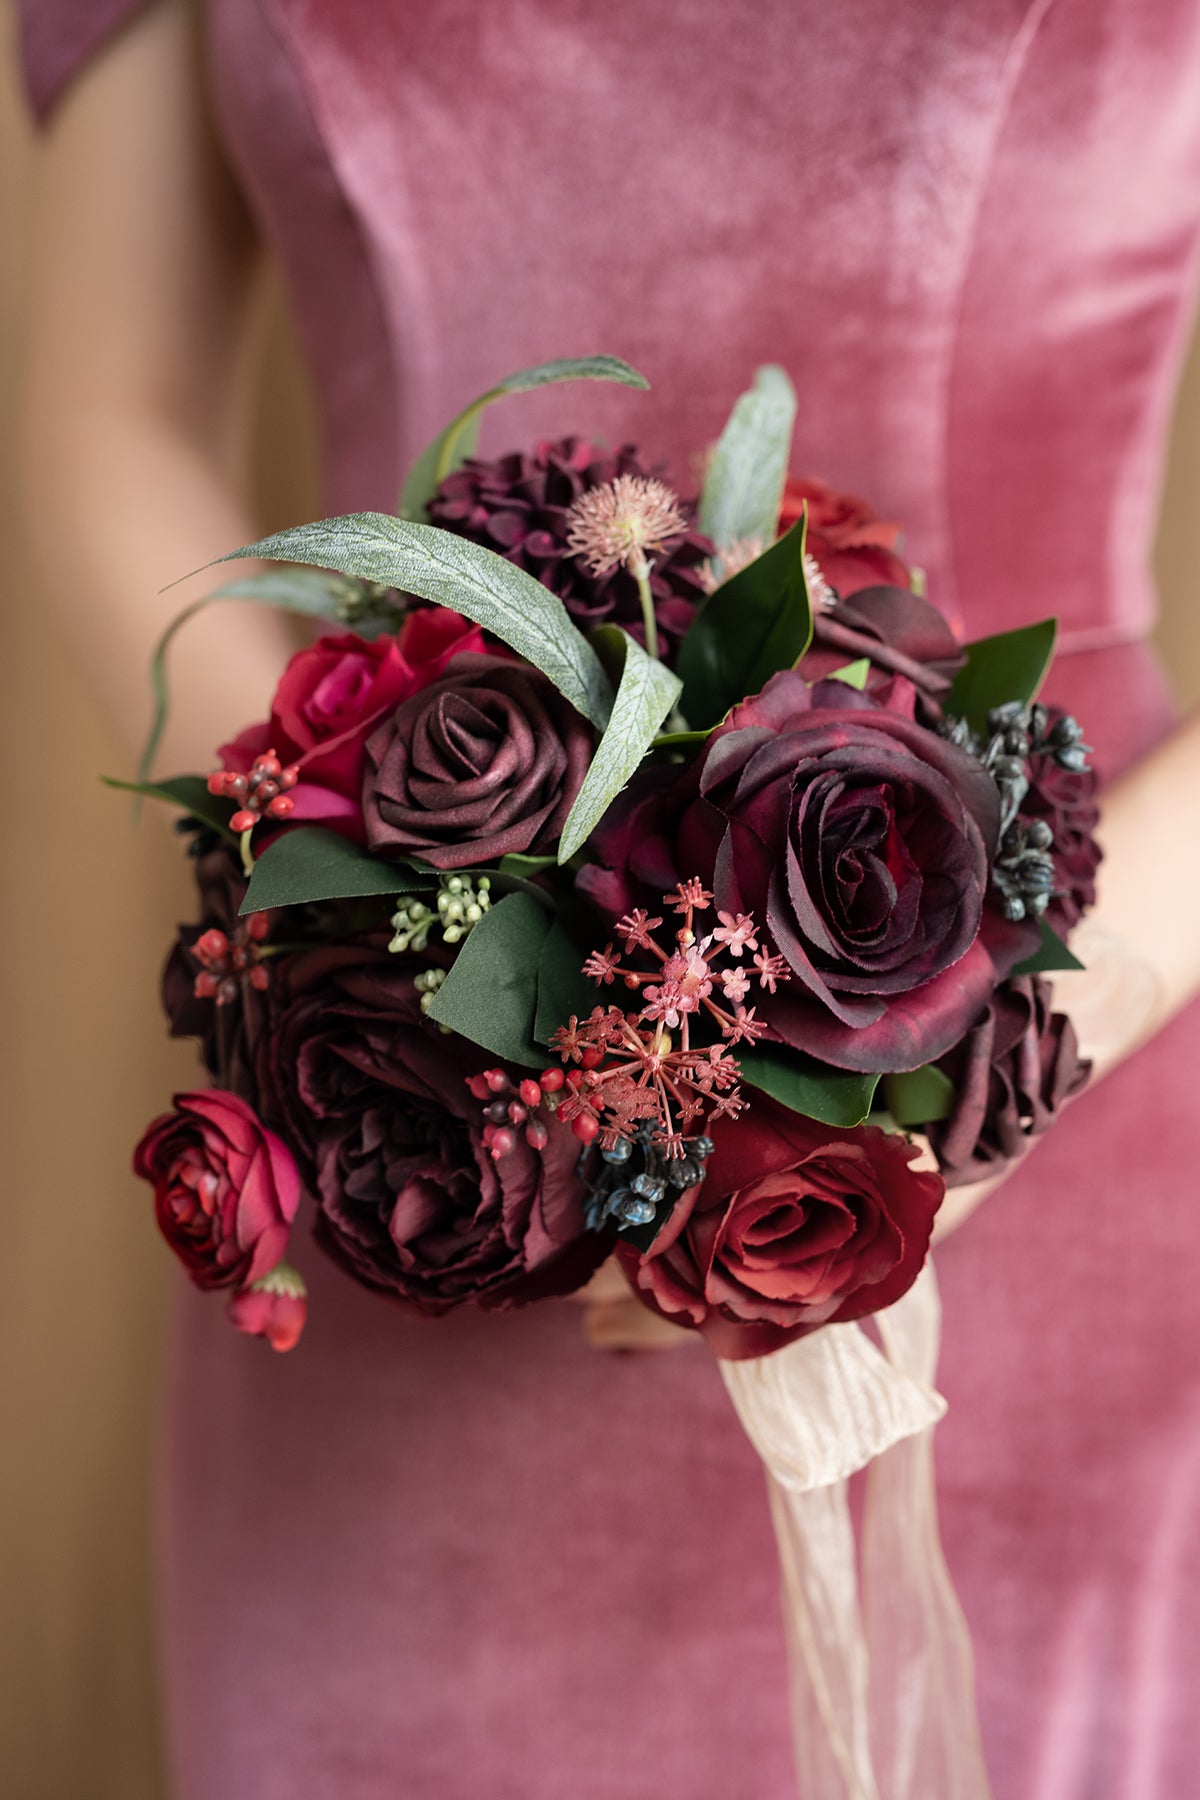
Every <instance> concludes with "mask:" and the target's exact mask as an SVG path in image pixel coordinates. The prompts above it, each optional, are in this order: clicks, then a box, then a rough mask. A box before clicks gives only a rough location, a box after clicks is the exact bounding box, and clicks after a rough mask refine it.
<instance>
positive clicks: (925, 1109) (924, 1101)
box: [883, 1063, 958, 1125]
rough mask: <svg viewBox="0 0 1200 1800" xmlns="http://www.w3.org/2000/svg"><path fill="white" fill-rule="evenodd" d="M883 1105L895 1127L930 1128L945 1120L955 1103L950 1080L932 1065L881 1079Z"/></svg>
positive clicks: (955, 1098) (955, 1092)
mask: <svg viewBox="0 0 1200 1800" xmlns="http://www.w3.org/2000/svg"><path fill="white" fill-rule="evenodd" d="M883 1103H884V1105H885V1106H886V1107H887V1109H888V1111H889V1112H890V1113H891V1115H892V1117H893V1119H894V1120H895V1121H896V1123H897V1125H930V1124H932V1123H933V1121H934V1120H935V1119H948V1118H949V1117H950V1115H951V1113H952V1112H953V1111H954V1108H955V1106H956V1105H957V1103H958V1091H957V1089H956V1088H955V1086H954V1083H953V1082H952V1081H951V1079H950V1077H949V1076H948V1075H946V1074H943V1072H942V1070H941V1069H939V1068H937V1067H936V1066H935V1064H933V1063H926V1064H925V1066H924V1068H921V1069H909V1070H907V1071H905V1072H903V1073H901V1074H896V1075H885V1076H884V1078H883Z"/></svg>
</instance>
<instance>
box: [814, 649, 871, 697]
mask: <svg viewBox="0 0 1200 1800" xmlns="http://www.w3.org/2000/svg"><path fill="white" fill-rule="evenodd" d="M870 673H871V659H870V657H869V656H860V657H859V659H858V661H857V662H852V663H846V664H845V666H844V667H843V668H840V669H830V671H829V673H828V675H825V676H823V677H822V679H823V680H824V681H844V682H845V683H846V686H847V687H852V688H858V690H859V692H860V693H861V691H862V690H863V688H865V687H866V685H867V678H868V676H869V675H870Z"/></svg>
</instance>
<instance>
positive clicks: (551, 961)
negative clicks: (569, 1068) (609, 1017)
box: [533, 916, 604, 1044]
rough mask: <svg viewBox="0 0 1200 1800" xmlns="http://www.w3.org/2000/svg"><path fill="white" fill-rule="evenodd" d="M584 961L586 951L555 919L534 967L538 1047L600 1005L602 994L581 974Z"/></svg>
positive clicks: (565, 925)
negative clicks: (568, 1021)
mask: <svg viewBox="0 0 1200 1800" xmlns="http://www.w3.org/2000/svg"><path fill="white" fill-rule="evenodd" d="M586 958H587V951H586V950H581V949H580V947H579V944H578V942H577V941H576V939H575V937H574V936H573V935H572V932H571V926H570V922H569V920H567V919H565V918H562V917H561V916H560V917H559V918H556V919H555V921H554V923H553V925H551V927H550V930H549V932H548V933H547V936H546V941H545V943H544V944H543V946H542V954H541V959H540V961H539V963H538V980H537V1012H536V1015H535V1018H534V1024H533V1035H534V1037H535V1038H536V1039H537V1041H538V1043H539V1044H548V1043H549V1042H550V1039H551V1038H552V1037H553V1036H554V1033H555V1032H556V1031H557V1030H558V1028H559V1026H560V1025H565V1024H566V1023H567V1020H568V1019H570V1018H571V1017H572V1016H574V1017H576V1018H580V1019H586V1018H588V1017H590V1015H591V1012H592V1009H593V1008H594V1007H596V1006H599V1005H602V1004H603V998H604V997H603V993H602V991H601V990H600V989H599V988H597V986H596V984H595V982H594V981H589V980H588V978H587V976H586V975H585V974H584V973H583V965H584V962H585V960H586Z"/></svg>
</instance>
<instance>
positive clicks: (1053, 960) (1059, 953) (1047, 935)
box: [1013, 919, 1087, 975]
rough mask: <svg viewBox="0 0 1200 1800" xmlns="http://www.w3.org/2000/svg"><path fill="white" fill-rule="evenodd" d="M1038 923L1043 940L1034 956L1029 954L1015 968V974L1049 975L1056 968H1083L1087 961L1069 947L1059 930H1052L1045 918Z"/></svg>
mask: <svg viewBox="0 0 1200 1800" xmlns="http://www.w3.org/2000/svg"><path fill="white" fill-rule="evenodd" d="M1038 925H1039V927H1040V929H1041V933H1042V941H1041V943H1040V944H1039V945H1038V947H1037V949H1036V950H1035V951H1034V953H1033V955H1032V956H1027V957H1026V958H1025V961H1024V962H1023V963H1018V964H1017V966H1016V968H1015V969H1014V970H1013V974H1014V975H1049V974H1052V973H1053V971H1054V970H1055V969H1083V968H1086V967H1087V965H1086V963H1081V962H1080V960H1079V958H1078V957H1077V956H1076V955H1074V954H1073V952H1072V951H1070V950H1068V949H1067V946H1066V945H1065V944H1064V943H1063V941H1062V939H1061V938H1060V937H1059V935H1058V933H1057V931H1052V930H1051V929H1050V927H1049V925H1047V923H1046V921H1045V919H1039V920H1038Z"/></svg>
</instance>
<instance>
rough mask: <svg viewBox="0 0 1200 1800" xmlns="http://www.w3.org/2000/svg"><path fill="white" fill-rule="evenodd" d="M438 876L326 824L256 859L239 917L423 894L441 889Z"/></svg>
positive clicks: (290, 836)
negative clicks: (388, 858) (388, 857)
mask: <svg viewBox="0 0 1200 1800" xmlns="http://www.w3.org/2000/svg"><path fill="white" fill-rule="evenodd" d="M437 884H438V871H437V870H436V869H418V868H415V867H414V866H413V865H412V864H411V863H403V862H385V861H384V860H383V858H382V857H379V856H371V855H369V854H368V852H367V851H365V850H361V849H360V848H359V846H358V845H357V844H352V843H351V842H350V841H349V839H348V838H344V837H339V836H338V834H337V832H336V831H326V830H325V829H324V827H323V826H320V825H296V826H293V827H292V829H291V830H289V831H285V832H283V833H281V835H280V836H279V837H277V838H276V839H275V842H274V843H273V844H270V845H268V847H267V848H266V849H265V850H264V851H263V853H262V855H261V856H260V857H259V858H258V859H257V860H256V862H255V864H254V869H253V871H252V873H251V876H250V885H249V887H248V888H247V889H246V897H245V899H244V900H243V901H242V904H241V906H240V907H239V909H238V910H239V912H242V913H253V912H266V910H267V909H268V907H272V906H304V905H307V904H308V903H309V902H310V901H314V900H355V899H361V898H363V897H364V896H366V895H372V894H417V893H421V892H423V891H425V890H428V889H431V888H436V887H437Z"/></svg>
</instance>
